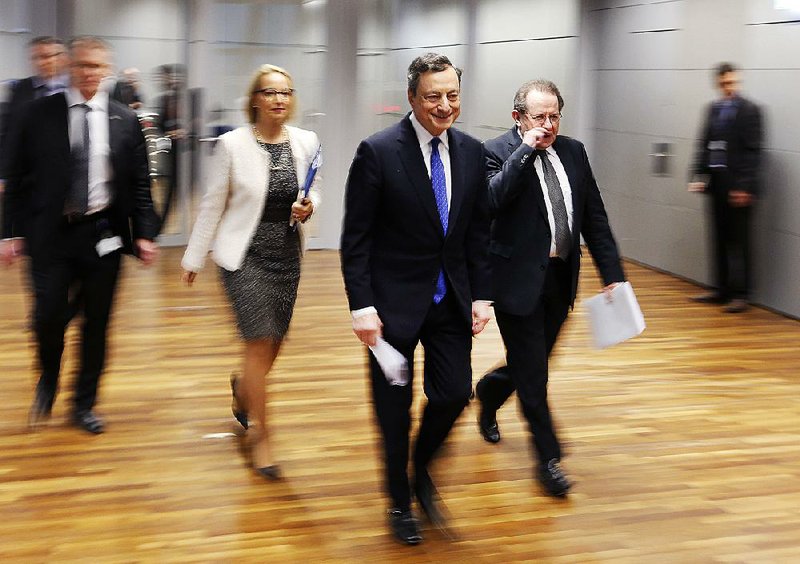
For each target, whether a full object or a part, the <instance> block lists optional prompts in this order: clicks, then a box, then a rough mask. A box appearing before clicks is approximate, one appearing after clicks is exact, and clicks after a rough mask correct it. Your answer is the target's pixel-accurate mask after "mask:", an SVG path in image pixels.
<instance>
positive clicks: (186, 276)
mask: <svg viewBox="0 0 800 564" xmlns="http://www.w3.org/2000/svg"><path fill="white" fill-rule="evenodd" d="M195 278H197V273H196V272H192V271H191V270H184V271H183V274H181V282H184V283H185V284H186V285H187V286H191V285H192V283H193V282H194V279H195Z"/></svg>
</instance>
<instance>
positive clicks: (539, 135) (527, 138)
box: [522, 127, 552, 149]
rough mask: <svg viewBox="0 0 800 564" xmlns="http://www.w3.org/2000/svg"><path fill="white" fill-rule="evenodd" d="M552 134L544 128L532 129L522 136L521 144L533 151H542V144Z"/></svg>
mask: <svg viewBox="0 0 800 564" xmlns="http://www.w3.org/2000/svg"><path fill="white" fill-rule="evenodd" d="M551 136H552V134H551V133H550V132H549V131H547V130H546V129H545V128H544V127H532V128H530V129H528V130H527V131H525V132H524V133H523V134H522V142H523V143H525V144H526V145H528V146H529V147H533V148H534V149H544V148H546V147H543V146H542V142H543V141H545V140H547V139H549V138H550V137H551Z"/></svg>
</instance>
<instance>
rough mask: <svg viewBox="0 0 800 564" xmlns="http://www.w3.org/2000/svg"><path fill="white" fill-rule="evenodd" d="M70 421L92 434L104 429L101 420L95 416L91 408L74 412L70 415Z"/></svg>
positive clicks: (104, 426)
mask: <svg viewBox="0 0 800 564" xmlns="http://www.w3.org/2000/svg"><path fill="white" fill-rule="evenodd" d="M72 423H73V424H74V425H75V426H76V427H80V428H81V429H83V430H84V431H86V432H88V433H92V434H93V435H99V434H100V433H102V432H103V431H105V429H106V425H105V423H103V420H102V419H100V418H99V417H97V416H96V415H95V414H94V413H93V412H92V411H91V410H87V411H77V412H75V415H73V416H72Z"/></svg>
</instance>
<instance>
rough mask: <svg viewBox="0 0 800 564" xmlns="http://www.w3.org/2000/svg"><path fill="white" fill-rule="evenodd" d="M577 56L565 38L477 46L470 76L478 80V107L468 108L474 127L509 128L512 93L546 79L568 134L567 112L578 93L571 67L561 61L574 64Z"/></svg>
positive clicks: (574, 46) (575, 48)
mask: <svg viewBox="0 0 800 564" xmlns="http://www.w3.org/2000/svg"><path fill="white" fill-rule="evenodd" d="M577 52H578V41H577V40H576V39H569V38H566V39H553V40H548V41H523V42H513V43H492V44H486V45H477V46H476V48H475V71H474V72H475V75H476V76H479V77H480V82H479V86H480V90H479V102H480V103H479V104H478V106H477V107H475V108H470V111H471V112H472V113H473V116H474V119H473V121H474V123H475V124H477V125H479V126H490V127H499V128H501V129H503V130H505V129H506V128H508V127H511V125H512V123H513V122H512V120H511V109H512V107H513V102H514V93H515V92H516V91H517V89H518V88H519V87H520V85H522V83H523V82H525V81H527V80H530V79H533V78H547V79H550V80H552V81H553V82H555V83H556V84H557V85H558V87H559V90H560V91H561V95H562V96H563V97H564V100H565V108H564V116H565V119H564V122H563V125H562V132H563V133H567V134H568V133H569V130H570V127H573V128H574V126H572V125H571V124H570V120H569V112H570V110H571V109H572V108H573V106H577V98H578V93H577V92H576V78H577V77H576V72H575V67H574V66H573V65H565V64H564V61H571V60H574V59H575V58H576V57H577ZM512 61H513V64H511V62H512ZM465 111H466V110H465ZM482 129H485V128H482ZM487 131H488V130H487Z"/></svg>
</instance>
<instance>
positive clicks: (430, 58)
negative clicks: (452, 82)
mask: <svg viewBox="0 0 800 564" xmlns="http://www.w3.org/2000/svg"><path fill="white" fill-rule="evenodd" d="M451 67H452V68H453V70H455V71H456V75H458V85H459V86H461V69H460V68H457V67H454V66H453V63H451V62H450V59H448V58H447V56H446V55H440V54H439V53H425V54H424V55H420V56H419V57H417V58H416V59H414V60H413V61H411V64H410V65H408V89H409V90H410V91H411V93H412V94H414V95H416V94H417V86H418V85H419V77H420V76H421V75H422V74H423V73H426V72H442V71H445V70H447V69H448V68H451Z"/></svg>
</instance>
